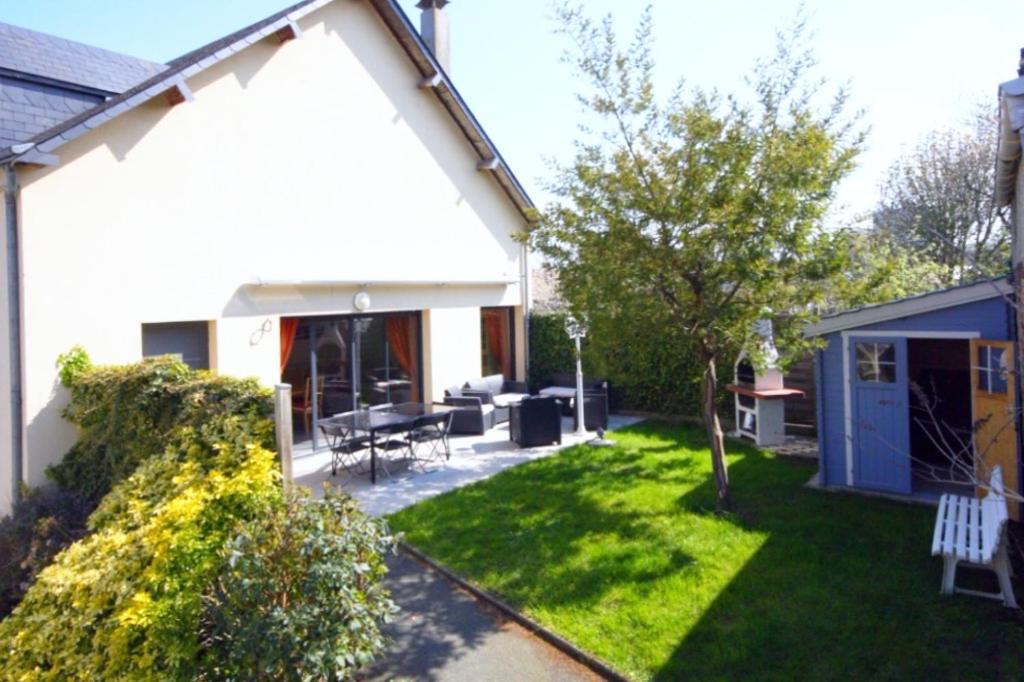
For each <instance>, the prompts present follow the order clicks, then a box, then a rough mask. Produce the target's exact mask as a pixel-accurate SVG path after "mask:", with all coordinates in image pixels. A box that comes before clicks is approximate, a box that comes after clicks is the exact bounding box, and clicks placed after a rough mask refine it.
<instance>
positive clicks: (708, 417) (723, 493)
mask: <svg viewBox="0 0 1024 682" xmlns="http://www.w3.org/2000/svg"><path fill="white" fill-rule="evenodd" d="M717 388H718V378H717V376H716V373H715V359H714V358H713V357H712V358H709V359H708V360H707V366H706V367H705V368H704V377H703V379H702V380H701V397H702V401H703V408H704V428H706V429H707V432H708V442H709V443H710V444H711V466H712V469H713V470H714V473H715V486H716V488H717V489H718V498H717V500H716V502H717V506H718V511H720V512H722V511H730V510H731V509H732V499H731V498H730V496H729V471H728V469H727V468H726V464H725V442H724V440H723V437H722V425H721V423H719V421H718V410H717V409H715V397H716V393H717Z"/></svg>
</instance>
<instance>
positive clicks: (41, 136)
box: [0, 0, 536, 223]
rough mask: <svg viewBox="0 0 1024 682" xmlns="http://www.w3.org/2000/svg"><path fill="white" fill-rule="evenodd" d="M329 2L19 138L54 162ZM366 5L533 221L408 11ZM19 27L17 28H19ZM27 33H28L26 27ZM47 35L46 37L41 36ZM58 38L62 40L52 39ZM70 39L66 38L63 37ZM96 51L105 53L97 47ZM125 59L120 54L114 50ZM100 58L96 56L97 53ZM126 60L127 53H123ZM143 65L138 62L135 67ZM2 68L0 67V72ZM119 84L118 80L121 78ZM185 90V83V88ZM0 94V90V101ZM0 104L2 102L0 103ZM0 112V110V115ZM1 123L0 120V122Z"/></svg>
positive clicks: (223, 43)
mask: <svg viewBox="0 0 1024 682" xmlns="http://www.w3.org/2000/svg"><path fill="white" fill-rule="evenodd" d="M331 2H334V0H300V1H299V2H297V3H296V4H294V5H292V6H290V7H287V8H285V9H283V10H281V11H280V12H277V13H275V14H273V15H271V16H269V17H267V18H266V19H263V20H262V21H258V22H256V23H254V24H252V25H250V26H247V27H245V28H243V29H241V30H239V31H236V32H234V33H231V34H230V35H227V36H224V37H223V38H221V39H219V40H215V41H213V42H212V43H209V44H207V45H204V46H203V47H200V48H199V49H197V50H193V51H192V52H188V53H186V54H184V55H182V56H181V57H178V58H177V59H173V60H171V61H170V62H168V64H166V65H161V64H152V68H153V72H152V73H151V74H150V75H149V76H148V77H146V78H143V80H141V81H137V82H135V83H134V84H133V85H131V87H128V88H127V89H126V90H124V91H122V92H120V93H118V94H114V95H112V96H110V97H107V98H106V99H104V100H102V101H100V102H98V103H97V104H96V105H94V106H92V107H90V108H87V109H85V110H84V111H81V112H80V113H77V114H75V115H72V116H71V117H70V118H67V119H66V120H64V121H62V122H61V123H59V124H57V125H55V126H52V127H50V128H47V129H44V130H42V131H41V132H38V133H36V134H33V135H30V136H29V137H28V138H23V139H22V140H21V141H24V142H31V143H33V144H34V145H35V147H34V150H33V151H31V152H29V153H30V154H33V155H39V154H42V155H44V156H46V157H47V160H46V163H55V162H57V161H58V159H57V157H54V156H52V154H53V152H55V151H56V150H57V149H58V148H60V147H61V146H62V145H63V144H64V143H65V142H68V141H70V140H73V139H75V138H77V137H79V136H81V135H84V134H85V133H87V132H88V131H90V130H93V129H95V128H98V127H100V126H102V125H103V124H104V123H106V122H107V121H109V120H111V119H114V118H117V117H118V116H120V115H121V114H123V113H125V112H126V111H130V110H131V109H134V108H135V107H137V106H139V105H141V104H143V103H144V102H148V101H149V100H151V99H152V98H154V97H156V96H158V95H160V94H162V93H166V92H167V91H168V90H169V89H171V88H175V87H177V88H179V90H180V89H181V88H182V87H185V80H186V79H188V78H190V77H192V76H193V75H195V74H197V73H199V72H201V71H204V70H205V69H207V68H209V67H210V66H212V65H214V64H216V63H218V62H220V61H221V60H223V59H227V58H228V57H230V56H231V55H233V54H236V53H238V52H241V51H242V50H244V49H246V48H248V47H249V46H250V45H252V44H254V43H256V42H258V41H260V40H263V39H264V38H266V37H268V36H270V35H273V34H275V33H277V32H278V31H281V30H282V29H287V28H288V27H289V26H294V22H295V21H297V20H298V19H300V18H302V17H303V16H306V15H307V14H309V13H311V12H313V11H315V10H317V9H319V8H321V7H323V6H325V5H328V4H330V3H331ZM367 4H368V5H369V6H370V7H372V8H373V9H374V11H376V12H377V14H378V16H379V17H380V18H381V20H382V21H383V22H384V24H385V25H386V27H387V29H388V30H389V31H390V33H391V34H392V35H393V36H394V37H395V39H396V40H397V41H398V42H399V44H400V45H401V46H402V48H403V50H404V51H405V52H406V54H407V55H408V56H409V58H410V60H411V61H412V62H413V64H414V65H415V67H416V69H417V70H418V71H419V72H420V75H421V76H423V77H424V78H425V79H430V78H435V77H437V78H438V81H437V84H436V85H433V86H432V90H433V92H434V94H435V95H436V97H437V99H438V100H439V102H440V104H441V105H442V106H443V107H444V108H445V109H446V110H447V111H448V113H449V114H450V115H451V117H452V118H453V119H454V121H455V123H456V124H457V125H458V126H459V128H460V129H461V130H462V132H463V134H464V135H465V137H466V139H467V141H468V142H469V144H470V145H471V146H472V147H473V148H474V150H475V151H476V153H477V154H478V155H479V157H480V160H481V166H480V167H481V168H484V169H486V170H487V172H491V173H493V175H494V177H495V179H496V180H497V182H498V184H499V185H501V187H502V189H503V190H504V191H505V193H506V194H507V195H508V196H509V198H510V199H511V200H512V201H513V203H514V204H515V205H516V208H518V209H519V211H520V212H521V213H522V214H523V217H524V218H525V219H526V220H527V222H529V223H533V222H534V221H535V220H536V215H535V213H536V209H535V205H534V203H533V201H532V200H531V199H530V197H529V195H527V193H526V190H525V189H523V186H522V184H520V182H519V180H518V179H517V178H516V177H515V175H514V174H513V173H512V171H511V169H510V168H509V167H508V165H507V164H506V163H505V161H504V159H503V158H502V156H501V154H500V153H499V152H498V150H497V148H496V147H495V146H494V143H493V142H492V141H491V139H490V138H489V137H488V136H487V133H486V132H484V130H483V127H482V126H481V125H480V123H479V122H478V121H477V119H476V117H475V116H474V115H473V112H472V111H470V109H469V106H468V105H467V104H466V102H465V101H464V100H463V99H462V96H461V95H460V94H459V92H458V90H456V89H455V86H454V85H453V84H452V82H451V79H450V78H449V77H448V75H447V74H446V73H445V72H444V69H442V68H441V66H440V64H438V62H437V60H436V59H435V58H434V56H433V54H431V52H430V50H429V48H427V46H426V44H425V43H424V42H423V39H422V38H421V37H420V35H419V33H418V32H417V31H416V29H415V28H414V27H413V25H412V23H411V22H410V21H409V18H408V16H406V14H405V12H404V11H403V10H402V8H401V6H399V4H398V0H367ZM19 30H22V29H19ZM30 33H31V32H30ZM45 37H47V38H48V37H49V36H45ZM56 40H61V39H56ZM66 42H69V43H70V42H71V41H66ZM97 52H98V53H106V51H105V50H98V51H97ZM107 54H111V55H113V54H114V53H107ZM115 56H117V57H119V58H121V59H124V58H125V56H124V55H115ZM97 58H99V57H97ZM127 59H131V58H127ZM140 68H143V67H140ZM2 73H3V69H2V66H0V75H2ZM122 84H123V83H122ZM186 89H187V88H186ZM3 99H4V97H3V95H2V94H0V101H2V100H3ZM0 107H2V104H0ZM0 116H2V114H0ZM0 127H2V124H0ZM18 160H21V161H22V162H28V163H33V162H35V161H33V160H30V159H29V157H26V156H23V155H21V154H18V153H15V152H14V150H13V149H11V148H10V146H9V144H7V143H5V142H4V141H3V140H0V164H2V163H8V162H11V161H18Z"/></svg>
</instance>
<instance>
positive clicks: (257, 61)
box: [19, 1, 528, 482]
mask: <svg viewBox="0 0 1024 682" xmlns="http://www.w3.org/2000/svg"><path fill="white" fill-rule="evenodd" d="M297 25H298V27H299V29H300V30H301V37H299V38H297V39H292V40H288V41H286V42H284V43H282V42H280V40H278V39H277V38H275V37H274V36H269V37H267V38H263V39H260V40H255V41H254V42H252V43H251V44H249V45H248V46H247V47H246V48H245V49H242V50H240V51H236V52H233V53H231V54H229V55H225V56H224V57H223V58H222V59H220V60H219V61H217V62H216V63H212V64H210V65H209V66H208V67H206V68H205V69H203V70H200V71H198V72H196V73H195V74H194V75H192V76H191V77H189V78H187V79H186V80H185V81H184V84H185V85H186V86H187V88H188V90H189V92H190V93H191V94H192V96H193V100H192V101H189V102H184V103H181V104H179V105H177V106H168V102H167V101H166V100H165V99H164V98H163V97H157V96H154V97H152V98H150V99H148V100H147V101H145V102H143V103H140V104H138V105H137V106H134V107H132V108H130V109H126V110H124V111H122V112H121V113H119V114H118V115H116V116H114V117H113V118H110V119H109V120H106V121H105V122H103V123H101V124H100V125H98V126H97V127H96V128H93V129H89V130H86V131H85V132H82V133H81V134H79V135H77V136H72V137H73V139H70V140H67V141H64V142H63V143H62V144H61V145H60V146H59V147H55V148H52V149H50V151H51V152H53V153H55V154H58V155H59V156H60V164H59V165H57V166H52V167H39V166H22V167H20V168H19V180H20V182H21V185H22V190H21V197H20V206H21V231H22V256H23V258H22V260H23V272H22V274H23V281H24V311H25V315H24V319H25V333H24V347H25V352H24V363H25V377H26V382H25V385H26V395H25V412H26V415H27V417H26V422H27V425H26V444H27V445H26V447H27V452H29V457H30V459H31V460H32V461H29V463H28V466H26V472H27V475H26V477H27V478H28V480H30V481H32V482H37V481H38V480H41V477H42V473H41V472H42V471H43V469H44V468H45V465H46V464H49V463H52V462H53V461H54V458H56V457H59V455H60V454H61V453H63V452H64V451H65V450H66V447H67V444H68V443H69V442H71V441H72V440H73V433H72V431H71V427H70V426H69V425H67V424H66V423H65V422H63V421H62V419H61V417H60V407H61V405H60V395H61V394H60V393H59V391H55V386H56V380H55V379H56V378H55V372H54V360H55V358H56V357H57V355H58V354H59V353H62V352H65V351H66V350H67V349H68V347H70V345H72V344H81V345H82V346H84V347H85V348H87V349H88V350H89V352H90V354H92V356H93V359H94V360H95V361H97V362H99V363H108V362H124V361H127V360H131V359H135V358H137V357H139V356H140V355H141V348H142V339H141V330H140V327H141V324H143V323H148V322H172V321H180V322H201V321H211V322H213V323H214V324H213V326H212V327H211V364H213V365H214V366H215V367H216V369H217V370H218V371H221V372H224V373H228V374H234V375H241V376H249V375H251V376H256V377H258V378H259V379H261V380H262V381H264V382H265V383H272V382H275V381H279V380H280V372H279V360H280V358H279V339H278V338H277V327H276V324H277V320H278V317H279V316H281V315H289V316H304V315H329V314H345V313H350V312H352V310H353V308H352V301H353V296H354V294H355V293H357V292H358V291H360V289H362V288H363V287H362V286H361V284H360V283H363V284H366V285H368V290H369V293H370V294H371V297H372V300H373V304H372V309H371V311H372V312H386V311H389V310H431V311H432V310H437V309H442V308H447V309H449V310H450V311H452V314H453V315H456V314H457V315H458V316H459V319H460V320H464V321H465V322H466V324H465V325H464V326H465V328H466V329H469V330H472V328H473V324H471V323H475V324H476V327H477V329H476V333H477V334H479V329H478V327H479V311H478V310H475V309H478V308H479V307H482V306H521V305H523V298H522V289H521V288H520V287H518V286H515V285H511V286H510V284H509V283H510V282H516V283H517V282H518V281H519V279H520V273H521V271H522V268H523V262H524V258H525V255H524V247H523V246H522V244H521V243H520V242H519V241H518V237H519V235H521V233H522V232H523V231H524V230H525V229H527V226H528V223H527V221H526V219H525V217H524V215H523V213H522V211H521V210H520V207H519V206H517V204H516V203H515V202H513V201H510V200H509V195H508V193H507V192H506V189H505V188H504V187H503V186H502V185H501V184H500V183H498V182H495V177H494V174H493V173H491V172H487V171H481V170H479V169H478V168H477V164H478V163H479V162H480V160H481V156H480V153H479V151H478V149H477V148H476V146H475V145H474V144H473V143H472V141H471V140H470V139H468V137H467V135H466V133H465V132H464V130H463V129H462V127H461V125H460V124H459V122H458V121H456V120H455V119H454V118H453V116H452V115H451V113H450V112H449V111H447V110H446V108H445V107H444V106H441V105H440V104H439V101H438V96H437V95H436V93H435V92H433V91H432V90H429V89H423V88H420V87H418V86H419V83H420V81H421V80H422V73H421V72H420V70H419V68H418V67H417V65H416V64H415V63H414V62H413V61H411V60H410V59H409V55H408V53H407V52H406V48H405V46H403V45H402V44H401V43H400V42H398V41H396V40H395V39H394V35H393V33H391V28H390V27H389V25H388V24H387V23H386V22H385V21H384V20H383V19H382V17H381V15H380V14H379V13H378V12H377V11H376V9H375V5H374V3H371V2H340V1H336V2H330V3H327V4H325V5H324V6H323V7H321V8H319V9H317V10H316V11H313V12H310V13H308V14H306V15H305V16H302V17H300V18H299V19H298V20H297ZM153 88H154V89H155V88H156V86H153ZM156 94H160V93H159V92H157V93H156ZM76 125H78V124H76ZM267 280H272V281H286V282H287V281H290V282H306V283H313V284H303V285H296V286H273V287H260V286H253V283H254V282H258V281H267ZM453 280H457V281H456V282H454V283H453ZM409 283H415V285H414V286H410V285H409ZM474 311H475V314H474ZM446 312H447V311H446ZM424 317H425V319H426V318H428V317H429V316H428V315H425V316H424ZM434 327H435V328H436V329H438V330H441V331H438V332H437V334H444V333H447V332H446V331H445V330H447V329H450V328H451V327H450V326H449V327H443V326H442V325H439V324H438V325H434ZM267 330H269V331H267ZM471 333H472V331H471ZM443 340H444V339H443V338H441V337H440V336H439V337H438V339H437V342H436V343H434V344H433V345H434V346H438V345H439V344H440V342H441V341H443ZM476 343H477V345H478V344H479V338H477V339H476ZM427 345H428V339H427V338H425V339H424V346H425V348H426V347H427ZM222 350H223V351H224V352H221V351H222ZM425 352H433V351H430V350H427V351H425ZM460 361H464V364H466V365H468V366H472V365H474V363H475V366H476V368H475V369H473V370H472V371H473V372H478V371H479V369H478V368H479V353H476V354H475V357H474V354H473V353H467V354H465V357H464V358H460ZM460 366H461V365H460ZM433 371H435V373H436V372H437V371H438V370H437V367H435V368H434V370H433ZM469 372H470V370H469V369H466V370H465V371H461V370H460V372H459V373H460V376H461V375H463V374H465V375H467V376H469ZM425 380H427V378H425ZM440 380H441V379H438V381H440ZM55 396H57V397H56V398H55ZM36 458H37V459H36Z"/></svg>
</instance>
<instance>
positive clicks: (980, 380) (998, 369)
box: [971, 339, 1020, 520]
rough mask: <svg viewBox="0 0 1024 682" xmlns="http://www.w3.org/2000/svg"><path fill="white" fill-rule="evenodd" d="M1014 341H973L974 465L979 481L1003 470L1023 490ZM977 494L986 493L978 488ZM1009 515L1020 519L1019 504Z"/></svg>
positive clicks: (1012, 486) (1012, 484)
mask: <svg viewBox="0 0 1024 682" xmlns="http://www.w3.org/2000/svg"><path fill="white" fill-rule="evenodd" d="M1014 356H1015V352H1014V348H1013V342H1011V341H986V340H981V339H974V340H972V341H971V394H972V397H973V400H972V409H973V415H972V416H973V420H974V466H975V471H976V473H977V476H978V478H979V479H981V480H984V479H986V478H988V476H989V473H990V472H991V470H992V467H994V466H996V465H1001V466H1002V467H1003V482H1004V483H1005V485H1006V487H1007V488H1008V489H1010V490H1014V491H1020V487H1019V485H1018V483H1019V481H1018V480H1017V413H1016V405H1017V395H1016V372H1015V371H1014ZM977 492H978V495H984V494H985V492H986V491H984V490H982V489H978V491H977ZM1010 515H1011V516H1012V517H1013V518H1014V519H1018V520H1019V519H1020V511H1019V509H1018V504H1017V503H1016V502H1013V501H1011V502H1010Z"/></svg>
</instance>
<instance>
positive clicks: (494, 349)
mask: <svg viewBox="0 0 1024 682" xmlns="http://www.w3.org/2000/svg"><path fill="white" fill-rule="evenodd" d="M483 313H484V329H485V330H486V331H487V341H488V343H489V344H490V346H491V357H492V358H493V359H495V360H497V365H498V366H499V367H500V368H501V373H502V375H504V377H505V378H506V379H511V378H512V356H511V354H510V353H509V352H508V350H509V349H508V348H507V346H508V337H509V334H508V324H507V322H508V314H507V313H506V311H505V310H504V309H499V310H485V311H483Z"/></svg>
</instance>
